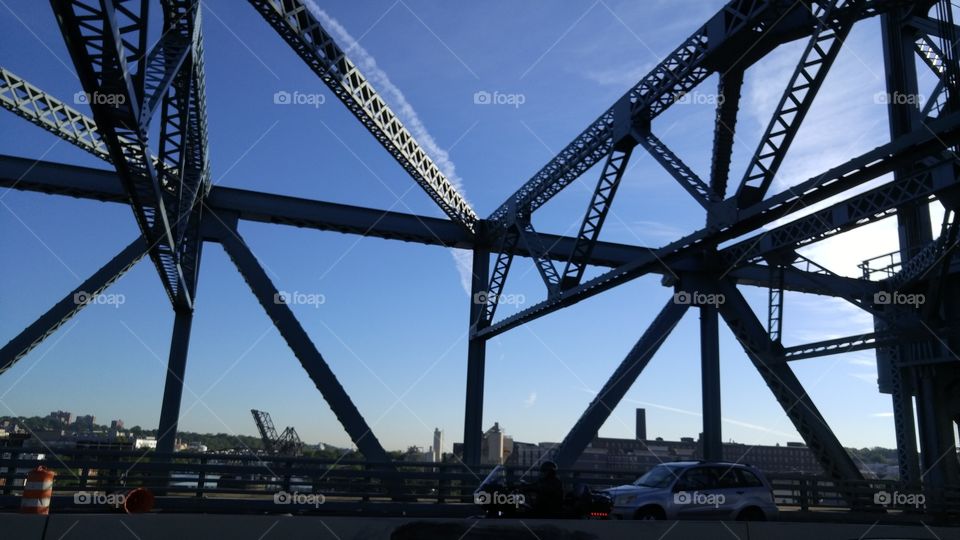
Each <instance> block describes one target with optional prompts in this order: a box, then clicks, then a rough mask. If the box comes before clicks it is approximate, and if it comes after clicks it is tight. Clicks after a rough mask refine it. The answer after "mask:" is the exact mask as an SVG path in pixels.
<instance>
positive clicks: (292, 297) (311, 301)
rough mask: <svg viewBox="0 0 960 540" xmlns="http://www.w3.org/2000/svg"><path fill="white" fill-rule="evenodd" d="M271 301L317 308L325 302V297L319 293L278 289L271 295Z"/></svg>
mask: <svg viewBox="0 0 960 540" xmlns="http://www.w3.org/2000/svg"><path fill="white" fill-rule="evenodd" d="M273 303H274V304H287V305H298V306H313V307H314V308H319V307H320V306H321V305H323V304H326V303H327V297H326V296H325V295H323V294H320V293H305V292H300V291H293V292H287V291H280V292H278V293H276V294H274V295H273Z"/></svg>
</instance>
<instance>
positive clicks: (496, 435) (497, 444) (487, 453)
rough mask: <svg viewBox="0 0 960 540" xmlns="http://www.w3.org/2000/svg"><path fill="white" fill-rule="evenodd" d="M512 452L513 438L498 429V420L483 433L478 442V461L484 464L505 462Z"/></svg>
mask: <svg viewBox="0 0 960 540" xmlns="http://www.w3.org/2000/svg"><path fill="white" fill-rule="evenodd" d="M512 452H513V438H512V437H508V436H506V435H505V434H504V432H503V430H502V429H500V422H494V423H493V427H491V428H490V429H488V430H487V431H486V432H485V433H484V434H483V440H482V441H481V443H480V463H482V464H486V465H500V464H503V463H506V462H507V459H509V457H510V454H511V453H512Z"/></svg>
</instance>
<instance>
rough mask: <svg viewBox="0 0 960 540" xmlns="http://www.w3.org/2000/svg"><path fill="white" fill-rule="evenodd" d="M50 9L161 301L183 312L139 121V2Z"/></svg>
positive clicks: (73, 0)
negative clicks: (159, 285) (162, 292)
mask: <svg viewBox="0 0 960 540" xmlns="http://www.w3.org/2000/svg"><path fill="white" fill-rule="evenodd" d="M51 6H52V7H53V11H54V14H55V15H56V18H57V23H58V24H59V25H60V29H61V31H62V33H63V36H64V40H65V41H66V44H67V50H69V51H70V56H71V57H72V59H73V63H74V66H75V67H76V68H77V74H78V75H79V77H80V81H81V83H82V84H83V88H84V91H85V92H86V95H87V96H88V100H89V102H90V108H91V109H92V110H93V117H94V119H95V120H96V122H97V127H98V129H99V130H100V131H101V132H102V133H103V140H104V141H105V142H106V145H107V148H108V149H109V152H110V156H111V160H112V162H113V163H114V165H115V166H116V167H117V172H118V173H119V174H120V178H121V179H122V180H123V182H124V186H125V187H126V189H127V193H128V195H129V196H130V201H131V205H132V207H133V209H134V216H135V217H136V219H137V224H138V225H139V227H140V231H141V233H142V234H143V236H144V238H146V239H147V241H148V244H149V245H150V246H151V249H150V257H151V259H153V261H154V264H155V266H156V267H157V271H158V272H159V273H160V276H161V278H162V280H163V283H164V288H165V289H166V291H167V295H168V296H169V297H170V301H171V302H172V303H173V304H174V305H175V306H176V305H181V304H186V305H187V306H189V305H190V304H191V302H192V300H191V298H190V296H189V293H188V291H185V290H183V281H184V280H183V272H182V269H181V268H180V264H179V261H178V260H177V253H176V251H177V243H176V240H175V239H174V237H173V231H172V227H171V224H170V218H169V214H170V213H171V212H170V210H171V208H170V205H171V204H172V203H171V200H170V199H169V197H167V196H166V195H165V193H164V192H163V190H162V189H161V185H160V180H159V178H158V175H157V171H156V169H155V167H154V164H153V161H152V159H151V157H150V150H149V148H148V146H147V137H148V129H149V125H148V124H147V120H148V118H144V117H143V116H141V111H143V110H144V107H143V104H144V100H143V98H144V76H145V73H146V70H145V69H144V68H143V58H144V57H145V55H146V53H147V51H146V40H147V19H146V17H147V2H146V0H130V1H123V0H116V1H115V2H107V1H105V0H104V1H100V2H97V1H93V0H86V1H84V0H52V1H51ZM138 61H139V62H140V69H139V70H138V71H137V72H136V74H135V75H133V74H132V73H133V70H132V69H131V68H132V64H133V63H135V62H138ZM158 91H159V89H158Z"/></svg>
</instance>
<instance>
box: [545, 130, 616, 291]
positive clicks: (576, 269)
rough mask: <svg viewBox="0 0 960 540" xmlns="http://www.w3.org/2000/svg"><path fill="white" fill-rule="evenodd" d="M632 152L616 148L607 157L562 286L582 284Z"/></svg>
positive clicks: (565, 269) (581, 224)
mask: <svg viewBox="0 0 960 540" xmlns="http://www.w3.org/2000/svg"><path fill="white" fill-rule="evenodd" d="M631 153H633V148H632V147H629V146H628V147H627V148H625V149H623V150H614V151H613V152H611V153H610V155H609V156H608V157H607V163H606V165H604V167H603V172H601V173H600V180H599V181H598V182H597V187H596V188H594V190H593V197H592V198H591V199H590V204H589V205H588V206H587V213H586V215H585V216H583V221H582V222H581V223H580V232H579V233H577V242H576V244H574V246H573V253H572V254H571V255H570V259H569V260H567V265H566V267H564V270H563V278H562V280H561V287H562V288H563V289H569V288H571V287H575V286H577V285H579V284H580V280H581V279H583V273H584V271H585V270H586V269H587V264H588V263H589V261H590V256H591V255H592V254H593V248H594V247H595V246H596V245H597V239H598V238H599V236H600V229H602V228H603V223H604V221H605V220H606V219H607V212H609V211H610V206H611V205H612V204H613V198H614V197H615V196H616V194H617V188H618V187H619V186H620V180H622V179H623V173H624V172H626V170H627V163H628V162H629V161H630V154H631Z"/></svg>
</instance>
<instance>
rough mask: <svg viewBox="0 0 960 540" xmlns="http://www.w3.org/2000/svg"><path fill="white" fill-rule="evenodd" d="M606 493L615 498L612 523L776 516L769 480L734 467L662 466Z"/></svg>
mask: <svg viewBox="0 0 960 540" xmlns="http://www.w3.org/2000/svg"><path fill="white" fill-rule="evenodd" d="M606 493H607V494H608V495H609V496H610V498H611V499H612V500H613V510H612V511H611V512H610V517H611V518H614V519H721V520H731V519H735V520H748V521H765V520H773V519H776V517H777V513H778V510H777V506H776V505H775V504H774V502H773V491H772V489H771V487H770V483H769V482H768V481H767V479H766V478H764V477H763V475H762V474H761V473H760V472H759V471H757V470H756V469H754V468H753V467H749V466H747V465H741V464H738V463H718V462H702V461H677V462H673V463H664V464H662V465H658V466H656V467H654V468H652V469H650V471H648V472H647V473H646V474H644V475H643V476H641V477H640V478H638V479H637V480H636V481H634V482H633V483H632V484H628V485H625V486H619V487H615V488H610V489H608V490H606Z"/></svg>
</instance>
